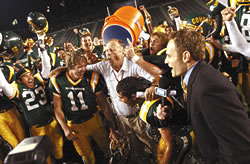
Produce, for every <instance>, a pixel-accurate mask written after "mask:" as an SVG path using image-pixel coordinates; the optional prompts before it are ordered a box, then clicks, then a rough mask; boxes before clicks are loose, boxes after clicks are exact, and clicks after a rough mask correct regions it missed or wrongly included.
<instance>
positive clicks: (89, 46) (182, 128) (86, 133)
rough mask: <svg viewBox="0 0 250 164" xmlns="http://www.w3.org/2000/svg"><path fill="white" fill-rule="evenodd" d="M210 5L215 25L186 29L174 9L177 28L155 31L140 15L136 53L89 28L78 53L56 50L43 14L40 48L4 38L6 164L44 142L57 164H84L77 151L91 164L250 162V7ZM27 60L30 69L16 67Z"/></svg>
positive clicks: (197, 20) (196, 19) (0, 45)
mask: <svg viewBox="0 0 250 164" xmlns="http://www.w3.org/2000/svg"><path fill="white" fill-rule="evenodd" d="M207 5H208V7H209V8H210V9H211V10H212V11H211V13H212V14H211V16H210V15H209V14H204V13H194V14H191V15H190V16H188V17H186V18H185V19H184V20H181V18H180V15H179V12H178V9H177V8H175V7H171V6H169V10H168V11H166V12H167V13H168V14H169V16H170V18H171V19H172V21H171V22H166V21H162V22H159V24H158V25H157V26H155V27H153V26H152V19H154V18H153V17H151V15H150V13H149V12H148V11H147V10H146V8H145V7H144V6H140V10H141V12H142V14H144V16H145V29H146V30H145V31H143V32H142V33H143V35H140V37H139V39H138V41H137V43H136V45H133V43H131V40H129V39H127V40H126V42H124V41H122V40H119V39H117V38H112V39H110V40H108V42H107V43H106V44H105V45H104V43H103V41H102V39H98V38H97V37H93V36H91V32H90V31H89V30H88V29H87V28H83V29H74V33H75V36H76V38H77V39H78V42H77V44H75V45H74V44H72V43H69V42H67V40H65V43H64V46H63V47H55V46H54V44H55V43H54V44H53V38H51V37H49V36H47V35H46V32H47V31H48V22H47V20H46V18H45V17H44V15H43V14H41V13H38V12H31V13H30V14H29V16H28V23H29V24H30V26H31V27H32V31H33V32H35V33H36V34H37V41H33V40H32V39H30V38H28V39H26V41H25V42H24V43H22V39H21V37H20V36H19V35H18V34H16V33H14V32H12V31H0V53H1V55H0V57H1V65H0V123H1V126H0V164H1V163H3V162H4V158H5V157H6V156H7V154H8V153H9V152H10V151H11V150H13V149H14V148H15V147H16V146H17V145H18V144H19V143H20V142H21V141H22V140H23V139H25V138H28V137H32V136H42V135H47V136H48V137H49V139H50V141H51V143H52V147H51V148H50V149H51V154H50V155H49V157H48V159H47V163H67V162H72V161H74V159H65V156H66V153H68V152H69V151H67V150H65V149H68V148H65V143H67V142H72V144H73V146H72V147H71V149H74V150H75V151H76V152H77V156H79V157H80V158H81V162H82V163H86V164H94V163H114V164H115V163H118V164H120V163H121V164H123V163H129V164H130V163H136V164H137V163H138V164H140V163H143V164H148V163H149V164H156V163H159V164H182V163H187V164H193V163H201V164H203V163H208V164H215V163H221V164H248V163H250V124H249V118H248V113H249V105H250V73H249V71H250V64H249V59H250V43H249V42H250V36H249V34H250V20H249V19H250V1H249V0H236V1H227V0H218V1H217V0H211V1H210V2H208V4H207ZM228 6H230V7H228ZM38 18H39V19H38ZM38 21H40V22H39V24H36V23H37V22H38ZM147 36H148V37H147ZM13 38H15V39H13ZM92 38H93V39H92ZM7 43H8V44H7ZM22 47H23V48H22ZM20 51H24V52H25V54H26V56H25V57H26V58H27V62H25V63H22V62H20V61H15V60H13V57H14V56H15V54H17V53H18V52H20ZM98 152H102V157H101V158H102V159H101V160H100V159H97V156H96V154H97V153H98Z"/></svg>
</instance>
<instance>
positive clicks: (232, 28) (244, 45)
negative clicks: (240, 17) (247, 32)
mask: <svg viewBox="0 0 250 164" xmlns="http://www.w3.org/2000/svg"><path fill="white" fill-rule="evenodd" d="M225 23H226V27H227V30H228V33H229V37H230V40H231V42H232V45H233V46H234V47H235V48H236V50H237V52H239V53H241V54H242V55H244V56H247V57H250V44H249V43H248V42H247V41H246V39H245V38H244V36H243V35H242V34H241V33H240V30H239V29H238V26H237V24H236V22H235V20H234V19H233V20H232V21H226V22H225Z"/></svg>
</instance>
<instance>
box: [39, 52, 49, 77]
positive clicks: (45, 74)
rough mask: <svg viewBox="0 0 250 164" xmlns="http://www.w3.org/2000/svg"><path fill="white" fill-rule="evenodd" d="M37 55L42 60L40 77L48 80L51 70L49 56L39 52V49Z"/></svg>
mask: <svg viewBox="0 0 250 164" xmlns="http://www.w3.org/2000/svg"><path fill="white" fill-rule="evenodd" d="M38 53H39V55H40V57H41V59H42V71H41V74H42V77H43V78H45V79H48V78H49V73H50V70H51V64H50V58H49V55H48V53H47V51H46V50H45V51H41V50H40V49H38Z"/></svg>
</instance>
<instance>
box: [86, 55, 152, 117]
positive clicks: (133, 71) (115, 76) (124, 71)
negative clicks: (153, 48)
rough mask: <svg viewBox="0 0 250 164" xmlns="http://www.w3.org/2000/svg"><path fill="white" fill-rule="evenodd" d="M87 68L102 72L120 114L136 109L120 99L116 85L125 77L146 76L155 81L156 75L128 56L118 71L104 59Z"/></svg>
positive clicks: (126, 114)
mask: <svg viewBox="0 0 250 164" xmlns="http://www.w3.org/2000/svg"><path fill="white" fill-rule="evenodd" d="M87 70H92V71H95V72H98V73H99V74H102V76H103V78H104V79H105V81H106V84H107V87H108V91H109V95H110V97H111V98H112V101H113V104H114V107H115V110H116V112H117V114H118V115H119V116H128V115H130V114H133V113H134V112H135V111H133V110H132V108H130V107H129V106H127V105H126V104H125V103H123V102H121V101H120V100H119V97H118V94H117V92H116V86H117V84H118V82H119V81H120V80H122V79H124V78H125V77H129V76H134V77H139V76H140V77H144V78H145V79H147V80H150V81H153V79H154V77H153V76H152V75H151V74H149V73H148V72H146V71H145V70H144V69H142V68H141V67H140V66H139V65H137V64H136V63H133V62H132V61H130V60H128V58H127V57H125V58H124V61H123V65H122V67H121V69H120V70H119V71H118V72H116V71H115V70H114V69H113V68H112V67H111V66H110V64H109V61H102V62H99V63H96V64H90V65H87ZM131 87H133V86H131Z"/></svg>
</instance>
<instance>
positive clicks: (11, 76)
mask: <svg viewBox="0 0 250 164" xmlns="http://www.w3.org/2000/svg"><path fill="white" fill-rule="evenodd" d="M0 69H1V70H2V72H3V74H4V76H5V79H6V80H7V81H8V82H9V83H12V82H13V81H14V80H15V70H14V68H13V67H11V66H9V65H6V66H0ZM0 102H1V103H0V110H1V109H11V108H13V107H14V106H15V104H14V103H13V102H12V101H10V100H9V98H8V97H7V96H5V95H4V93H3V92H2V91H1V89H0Z"/></svg>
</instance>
